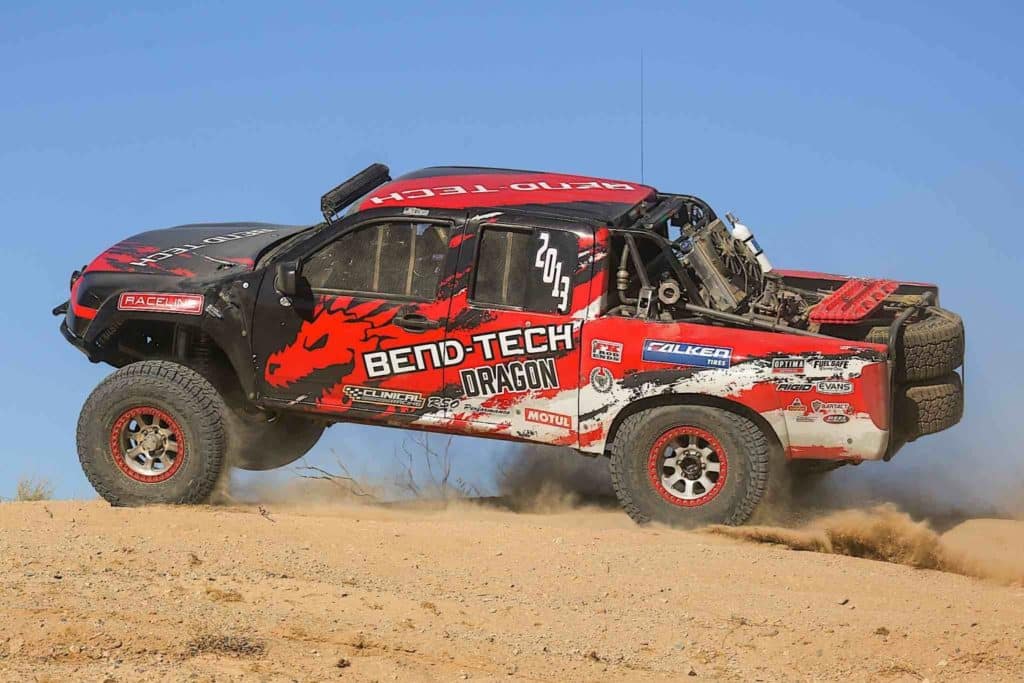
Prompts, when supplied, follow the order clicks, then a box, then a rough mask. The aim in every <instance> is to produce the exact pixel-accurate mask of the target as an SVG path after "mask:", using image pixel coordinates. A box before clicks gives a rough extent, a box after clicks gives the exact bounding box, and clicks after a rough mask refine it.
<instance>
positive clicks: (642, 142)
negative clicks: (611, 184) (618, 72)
mask: <svg viewBox="0 0 1024 683" xmlns="http://www.w3.org/2000/svg"><path fill="white" fill-rule="evenodd" d="M640 182H641V183H642V182H644V49H643V48H640Z"/></svg>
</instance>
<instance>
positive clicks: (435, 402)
mask: <svg viewBox="0 0 1024 683" xmlns="http://www.w3.org/2000/svg"><path fill="white" fill-rule="evenodd" d="M427 407H428V408H434V409H436V410H455V409H456V408H458V407H459V399H457V398H447V397H445V396H431V397H429V398H427Z"/></svg>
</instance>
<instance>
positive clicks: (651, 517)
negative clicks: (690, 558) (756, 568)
mask: <svg viewBox="0 0 1024 683" xmlns="http://www.w3.org/2000/svg"><path fill="white" fill-rule="evenodd" d="M611 451H612V456H611V473H612V483H613V485H614V487H615V492H616V494H617V495H618V497H619V501H620V502H621V503H622V506H623V508H625V510H626V512H627V513H628V514H629V516H630V517H632V518H633V519H634V520H635V521H636V522H638V523H641V524H643V523H646V522H651V521H655V522H661V523H663V524H669V525H672V526H681V527H692V526H699V525H703V524H742V523H743V522H745V521H746V520H747V519H748V518H749V517H750V515H751V514H752V513H753V511H754V508H755V507H756V506H757V503H758V502H759V501H760V500H761V497H762V496H763V495H764V492H765V488H766V487H767V483H768V460H769V452H770V451H769V445H768V440H767V438H766V437H765V435H764V433H762V432H761V430H760V429H758V427H757V426H756V425H755V424H754V423H752V422H751V421H750V420H747V419H746V418H743V417H740V416H739V415H736V414H734V413H730V412H728V411H725V410H720V409H717V408H708V407H703V406H667V407H663V408H654V409H652V410H645V411H642V412H640V413H637V414H636V415H632V416H630V417H628V418H626V420H625V421H624V422H623V423H622V426H621V427H620V428H619V430H618V433H617V434H616V436H615V441H614V443H613V444H612V449H611Z"/></svg>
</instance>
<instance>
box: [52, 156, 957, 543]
mask: <svg viewBox="0 0 1024 683" xmlns="http://www.w3.org/2000/svg"><path fill="white" fill-rule="evenodd" d="M321 209H322V212H323V215H324V219H325V220H324V222H322V223H319V224H317V225H312V226H286V225H270V224H262V223H227V224H199V225H185V226H181V227H177V228H171V229H166V230H154V231H151V232H144V233H142V234H139V235H136V236H135V237H131V238H129V239H127V240H125V241H123V242H120V243H118V244H116V245H114V246H113V247H111V248H110V249H108V250H107V251H105V252H103V253H102V254H100V255H99V256H98V257H97V258H96V259H95V260H93V261H92V262H91V263H90V264H89V265H87V266H85V267H84V268H83V269H82V270H81V271H75V272H74V273H73V274H72V275H71V284H70V287H71V296H70V300H69V301H68V302H66V303H64V304H62V305H60V306H58V307H57V308H56V309H55V310H54V314H55V315H61V316H64V320H63V322H62V323H61V331H62V332H63V334H64V336H65V337H66V338H67V340H68V341H70V342H71V343H72V344H73V345H74V346H76V347H78V348H79V349H81V350H82V351H83V352H84V353H85V354H86V356H87V357H88V358H89V359H90V360H91V361H93V362H101V361H102V362H105V363H108V364H110V365H112V366H114V367H115V368H118V369H117V370H116V371H115V372H114V373H113V374H111V375H110V376H109V377H108V378H107V379H105V380H104V381H103V382H102V383H101V384H100V385H99V386H98V387H97V388H96V389H95V390H94V391H93V393H92V395H91V396H89V398H88V399H87V400H86V402H85V406H84V408H83V409H82V413H81V417H80V419H79V422H78V453H79V458H80V460H81V463H82V467H83V468H84V470H85V473H86V475H87V476H88V478H89V480H90V482H92V484H93V486H94V487H95V488H96V490H97V491H98V492H99V493H100V494H101V495H102V496H103V497H104V498H106V499H107V500H108V501H110V502H111V503H112V504H114V505H135V504H143V503H195V502H200V501H203V500H205V499H206V498H207V497H208V496H209V495H210V493H211V490H212V488H213V486H214V483H215V481H216V480H217V478H218V477H219V476H220V474H221V470H222V468H224V467H225V466H228V465H230V466H234V467H240V468H243V469H253V470H261V469H270V468H275V467H280V466H283V465H285V464H287V463H290V462H292V461H294V460H296V459H297V458H299V457H301V456H302V455H303V454H305V453H306V452H307V451H308V450H309V449H310V448H311V447H312V446H313V445H314V444H315V443H316V442H317V439H319V437H320V435H321V432H322V431H323V429H324V427H325V426H326V425H328V424H331V423H333V422H362V423H376V424H381V425H387V426H392V427H404V428H407V429H419V430H432V431H438V432H446V433H451V434H474V435H480V436H487V437H493V438H499V439H508V440H514V441H528V442H537V443H544V444H556V445H562V446H567V447H569V448H572V449H575V450H576V451H578V452H580V453H583V454H586V455H592V456H602V455H603V456H608V457H609V459H610V468H611V473H612V478H613V481H614V485H615V488H616V490H617V492H618V495H619V498H620V500H621V502H622V504H623V506H624V507H625V509H626V511H627V512H628V513H629V514H630V516H632V517H633V518H634V519H635V520H637V521H639V522H645V521H649V520H658V521H661V522H665V523H668V524H676V525H693V524H703V523H708V522H719V523H726V524H740V523H742V522H743V521H745V520H746V519H747V518H748V517H749V516H750V515H751V513H752V511H753V510H754V508H755V506H756V505H757V504H758V501H759V500H760V499H761V498H762V495H763V494H764V493H765V491H766V489H767V488H768V486H769V482H771V481H774V480H778V479H782V478H785V477H786V476H787V475H788V472H787V470H791V469H793V468H794V467H795V466H796V465H803V467H804V468H809V469H827V468H831V467H835V466H838V465H841V464H848V463H860V462H861V461H864V460H888V459H890V458H891V457H892V456H893V455H894V454H895V453H896V451H897V450H898V449H899V448H900V447H901V446H902V445H903V444H904V443H906V442H909V441H913V440H914V439H917V438H919V437H921V436H923V435H925V434H931V433H934V432H938V431H940V430H943V429H946V428H948V427H951V426H953V425H954V424H956V423H957V422H958V421H959V420H960V417H961V414H962V411H963V388H962V384H961V379H960V377H959V375H958V374H956V372H955V371H956V369H957V368H959V367H960V366H961V364H962V363H963V355H964V329H963V325H962V323H961V320H960V318H959V317H957V316H956V315H955V314H953V313H950V312H949V311H946V310H943V309H942V308H939V307H938V290H937V288H936V287H935V286H933V285H928V284H919V283H913V282H895V281H892V280H883V279H864V278H853V277H845V276H838V275H826V274H822V273H812V272H802V271H787V270H777V269H774V268H773V267H772V265H771V263H770V262H769V261H768V259H767V257H766V256H765V255H764V254H763V252H762V251H761V248H760V247H759V246H758V244H757V242H756V241H755V240H754V239H753V236H752V234H751V232H750V230H749V229H748V228H747V227H746V226H744V225H743V224H742V223H740V222H739V221H738V220H737V219H735V218H734V217H732V216H727V217H726V220H723V218H722V217H720V216H718V215H717V214H716V213H715V212H714V211H713V210H712V208H711V207H710V206H708V204H706V203H705V202H704V201H702V200H700V199H698V198H697V197H693V196H689V195H681V194H667V193H661V192H658V191H657V190H655V189H654V188H652V187H647V186H645V185H641V184H637V183H634V182H623V181H615V180H606V179H601V178H591V177H583V176H576V175H564V174H553V173H537V172H527V171H512V170H503V169H492V168H465V167H443V168H428V169H424V170H421V171H417V172H414V173H410V174H408V175H405V176H402V177H400V178H397V179H395V180H392V179H391V178H390V176H389V171H388V169H387V167H385V166H383V165H381V164H374V165H372V166H370V167H369V168H367V169H365V170H364V171H362V172H360V173H358V174H357V175H355V176H353V177H352V178H351V179H349V180H347V181H346V182H344V183H342V184H341V185H339V186H338V187H336V188H334V189H333V190H331V191H330V192H328V193H327V194H326V195H324V196H323V197H322V199H321Z"/></svg>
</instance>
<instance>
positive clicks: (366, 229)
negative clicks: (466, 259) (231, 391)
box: [253, 211, 464, 422]
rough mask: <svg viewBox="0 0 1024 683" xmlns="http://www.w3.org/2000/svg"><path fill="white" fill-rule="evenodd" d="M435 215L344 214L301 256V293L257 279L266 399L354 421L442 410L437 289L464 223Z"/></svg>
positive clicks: (258, 350)
mask: <svg viewBox="0 0 1024 683" xmlns="http://www.w3.org/2000/svg"><path fill="white" fill-rule="evenodd" d="M437 213H441V212H433V211H432V212H431V215H432V217H431V218H429V219H428V218H423V217H418V218H406V217H394V216H389V217H378V218H369V219H366V218H360V215H358V214H357V215H356V216H353V217H351V218H349V219H347V221H346V223H349V224H348V225H344V224H343V225H342V227H341V229H338V230H336V231H335V235H336V236H335V237H334V238H328V239H327V240H326V241H323V240H321V243H320V244H318V245H314V246H311V247H310V252H309V253H307V254H305V255H304V256H303V257H302V269H301V279H300V282H301V283H302V285H304V286H303V287H302V289H303V290H305V291H306V292H307V294H306V295H303V296H296V297H294V298H291V299H289V298H285V297H282V296H281V295H280V294H279V293H278V292H277V291H276V290H275V288H274V282H273V280H274V277H273V273H270V274H268V276H267V277H265V278H264V280H263V284H262V286H261V291H260V294H259V297H258V301H257V310H256V313H255V315H256V323H255V325H254V340H253V341H254V349H255V355H256V361H257V365H258V372H259V375H260V381H261V393H262V394H263V398H264V399H265V400H267V401H268V402H278V403H283V404H287V405H291V406H297V407H308V408H311V409H314V410H317V411H322V412H329V413H342V414H345V415H346V416H347V417H350V418H352V419H357V420H358V419H363V420H365V419H370V420H380V421H385V422H403V421H412V420H415V419H417V418H419V417H421V416H422V415H424V414H426V413H433V414H435V415H436V414H437V413H438V412H441V413H442V414H443V412H444V408H445V406H446V405H447V404H446V403H445V402H444V401H443V400H442V399H440V398H439V394H440V392H441V390H442V388H443V386H444V381H443V379H444V370H443V369H444V362H445V358H444V356H443V353H444V351H445V344H444V336H445V327H446V323H447V318H448V308H449V302H450V296H449V295H447V294H444V295H439V293H438V292H439V289H443V288H444V287H446V286H450V285H449V284H447V283H446V280H445V275H446V274H448V273H450V272H452V270H453V269H454V266H455V263H456V261H457V255H458V246H457V245H458V242H459V235H460V232H461V230H462V226H463V223H464V221H463V220H462V219H457V218H454V217H452V218H439V219H435V218H433V215H435V214H437ZM450 244H452V245H455V246H453V247H452V248H449V245H450Z"/></svg>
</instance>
